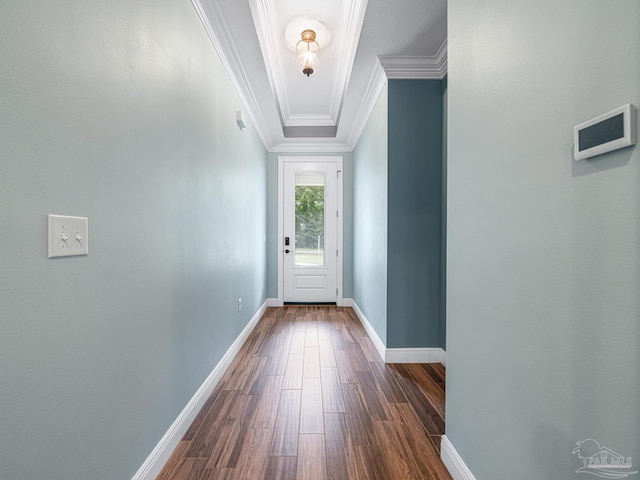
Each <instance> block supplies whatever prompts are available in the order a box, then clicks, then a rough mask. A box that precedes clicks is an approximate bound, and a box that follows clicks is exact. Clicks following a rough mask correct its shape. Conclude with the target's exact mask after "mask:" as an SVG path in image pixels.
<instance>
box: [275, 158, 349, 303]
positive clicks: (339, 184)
mask: <svg viewBox="0 0 640 480" xmlns="http://www.w3.org/2000/svg"><path fill="white" fill-rule="evenodd" d="M287 162H292V163H323V162H333V163H335V164H336V165H337V169H338V178H337V187H338V205H337V208H338V221H337V232H338V239H337V246H338V255H337V257H338V258H337V261H336V288H337V290H338V293H337V295H336V304H337V305H338V306H342V305H343V304H344V299H343V296H342V272H343V267H342V261H343V253H342V252H343V250H344V249H343V245H342V238H343V237H342V233H343V221H342V219H343V218H344V215H343V211H342V206H343V205H342V204H343V201H342V198H343V192H342V189H343V168H342V167H343V158H342V157H341V156H313V157H296V156H280V157H278V245H277V249H278V299H277V305H278V306H282V305H284V231H283V230H284V218H283V215H284V165H285V163H287Z"/></svg>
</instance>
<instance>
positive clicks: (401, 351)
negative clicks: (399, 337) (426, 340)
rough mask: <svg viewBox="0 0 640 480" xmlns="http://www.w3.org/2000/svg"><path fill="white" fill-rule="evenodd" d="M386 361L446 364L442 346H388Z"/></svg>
mask: <svg viewBox="0 0 640 480" xmlns="http://www.w3.org/2000/svg"><path fill="white" fill-rule="evenodd" d="M384 361H385V363H441V364H443V365H446V354H445V352H444V350H443V349H442V348H387V351H386V353H385V356H384Z"/></svg>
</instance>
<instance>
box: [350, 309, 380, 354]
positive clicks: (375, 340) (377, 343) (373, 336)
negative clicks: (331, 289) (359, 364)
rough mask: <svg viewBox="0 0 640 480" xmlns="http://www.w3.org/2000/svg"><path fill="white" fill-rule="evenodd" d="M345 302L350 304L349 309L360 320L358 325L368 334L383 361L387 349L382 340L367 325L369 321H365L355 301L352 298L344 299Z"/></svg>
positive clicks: (365, 318) (369, 325)
mask: <svg viewBox="0 0 640 480" xmlns="http://www.w3.org/2000/svg"><path fill="white" fill-rule="evenodd" d="M345 300H349V302H350V303H351V307H352V308H353V310H354V311H355V312H356V315H357V316H358V318H359V319H360V323H362V326H363V327H364V329H365V330H366V331H367V333H368V334H369V338H371V341H372V342H373V345H374V346H375V347H376V350H377V351H378V354H379V355H380V358H381V359H382V360H383V361H384V359H385V351H386V348H387V347H385V346H384V343H383V342H382V340H381V339H380V337H379V336H378V334H377V333H376V331H375V330H374V329H373V327H372V326H371V324H370V323H369V320H367V317H365V316H364V313H362V310H360V307H359V306H358V304H357V303H356V301H355V300H354V299H352V298H349V299H345Z"/></svg>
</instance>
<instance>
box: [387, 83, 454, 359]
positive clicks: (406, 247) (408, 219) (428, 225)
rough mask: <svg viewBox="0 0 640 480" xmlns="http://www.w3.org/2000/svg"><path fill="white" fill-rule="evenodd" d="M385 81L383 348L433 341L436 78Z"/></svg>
mask: <svg viewBox="0 0 640 480" xmlns="http://www.w3.org/2000/svg"><path fill="white" fill-rule="evenodd" d="M388 85H389V100H388V101H389V107H388V108H389V112H388V114H389V124H388V149H389V158H388V246H387V249H388V251H387V265H388V267H387V268H388V270H387V277H388V286H387V347H388V348H414V347H441V346H443V345H442V344H441V330H442V329H443V328H444V327H443V326H441V323H443V322H442V320H443V319H442V317H441V308H440V304H441V301H442V299H441V270H442V268H441V262H442V255H441V252H442V248H441V243H442V235H441V231H442V229H441V223H442V114H443V111H442V81H440V80H389V82H388Z"/></svg>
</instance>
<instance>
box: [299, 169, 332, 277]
mask: <svg viewBox="0 0 640 480" xmlns="http://www.w3.org/2000/svg"><path fill="white" fill-rule="evenodd" d="M324 188H325V175H324V174H322V173H298V174H296V212H295V214H296V222H295V224H296V238H295V240H296V241H295V266H296V267H304V268H309V267H320V266H324V265H325V256H324V214H325V209H324Z"/></svg>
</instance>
